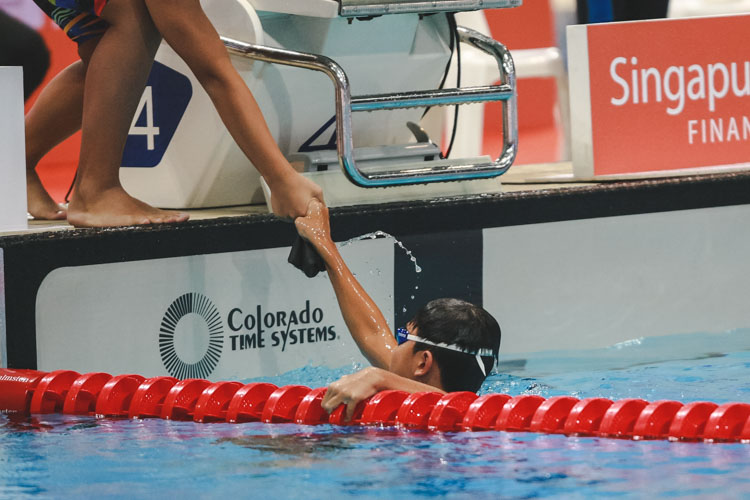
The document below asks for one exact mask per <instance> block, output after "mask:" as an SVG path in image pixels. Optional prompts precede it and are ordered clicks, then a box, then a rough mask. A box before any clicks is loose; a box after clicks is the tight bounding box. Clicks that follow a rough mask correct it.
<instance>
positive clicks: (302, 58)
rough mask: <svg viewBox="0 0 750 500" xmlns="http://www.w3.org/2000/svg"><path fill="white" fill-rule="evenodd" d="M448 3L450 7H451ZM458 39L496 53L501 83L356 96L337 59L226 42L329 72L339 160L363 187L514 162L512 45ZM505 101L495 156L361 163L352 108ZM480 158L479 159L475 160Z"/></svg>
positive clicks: (373, 4)
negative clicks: (379, 164)
mask: <svg viewBox="0 0 750 500" xmlns="http://www.w3.org/2000/svg"><path fill="white" fill-rule="evenodd" d="M520 3H521V1H520V0H497V1H488V0H460V1H429V2H413V1H412V2H405V1H401V2H399V1H397V2H393V1H391V2H377V1H369V2H365V1H363V0H341V12H342V16H343V15H344V13H346V15H347V16H362V15H370V14H373V15H374V14H375V13H377V12H380V13H382V14H385V13H391V14H392V13H404V12H427V11H428V7H429V11H430V12H434V11H435V10H454V11H455V10H470V9H471V8H472V7H473V8H475V9H478V8H490V7H515V6H517V5H520ZM449 4H450V9H448V7H449ZM457 31H458V36H459V41H460V43H465V44H469V45H471V46H473V47H475V48H477V49H479V50H480V51H482V52H484V53H486V54H488V55H490V56H492V57H494V58H495V60H496V61H497V65H498V69H499V71H500V83H499V84H498V85H487V86H479V87H464V88H452V89H435V90H420V91H412V92H401V93H393V94H378V95H362V96H352V95H351V88H350V85H349V79H348V78H347V75H346V73H345V72H344V69H343V68H342V67H341V66H340V65H339V64H338V63H336V61H334V60H333V59H331V58H329V57H326V56H323V55H318V54H310V53H305V52H296V51H291V50H285V49H279V48H274V47H268V46H262V45H253V44H249V43H245V42H242V41H239V40H234V39H232V38H228V37H222V41H223V42H224V45H225V46H226V47H227V49H228V50H229V52H230V53H231V54H234V55H238V56H242V57H246V58H249V59H254V60H258V61H262V62H267V63H274V64H281V65H287V66H294V67H298V68H305V69H309V70H313V71H320V72H323V73H324V74H326V75H328V77H329V78H330V79H331V81H332V82H333V85H334V88H335V100H336V132H337V139H338V140H337V153H338V160H339V164H340V166H341V168H342V170H343V172H344V173H345V175H346V176H347V178H348V179H349V180H350V181H351V182H352V183H354V184H356V185H357V186H361V187H386V186H395V185H405V184H421V183H429V182H444V181H456V180H464V179H482V178H491V177H497V176H499V175H502V174H503V173H505V172H506V171H507V170H508V169H509V168H510V166H511V165H512V164H513V160H514V159H515V157H516V153H517V150H518V117H517V108H516V74H515V67H514V65H513V58H512V57H511V54H510V51H509V50H508V49H507V48H506V47H505V46H504V45H503V44H501V43H500V42H497V41H496V40H493V39H492V38H489V37H487V36H485V35H482V34H481V33H478V32H476V31H474V30H470V29H468V28H464V27H460V26H459V27H458V28H457ZM491 101H502V103H503V150H502V151H501V153H500V156H499V157H498V158H497V159H496V160H494V161H492V160H489V161H482V160H481V159H480V161H476V160H477V159H476V158H475V159H456V160H451V159H438V160H430V161H415V162H410V163H407V164H405V165H401V166H400V167H399V168H392V167H391V168H387V169H376V168H368V169H362V168H360V167H359V166H357V163H356V161H355V155H354V140H353V137H352V112H361V111H375V110H392V109H401V108H413V107H430V106H449V105H458V104H469V103H482V102H491ZM474 161H476V162H474Z"/></svg>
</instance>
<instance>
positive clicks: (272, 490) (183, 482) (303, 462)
mask: <svg viewBox="0 0 750 500" xmlns="http://www.w3.org/2000/svg"><path fill="white" fill-rule="evenodd" d="M501 369H502V370H503V372H502V373H499V374H495V375H492V376H491V377H490V378H489V379H488V381H487V383H486V384H485V386H484V387H483V388H482V392H505V393H509V394H511V395H517V394H540V395H542V396H545V397H549V396H555V395H574V396H576V397H580V398H584V397H609V398H612V399H620V398H625V397H641V398H644V399H647V400H650V401H653V400H657V399H677V400H681V401H684V402H688V401H695V400H711V401H715V402H717V403H721V402H726V401H745V402H748V401H750V331H736V332H729V333H726V334H721V335H691V336H677V337H667V338H657V339H647V340H642V341H638V340H636V341H633V342H630V343H626V344H623V345H619V346H615V347H612V348H608V349H598V350H592V351H587V352H576V353H570V352H560V353H545V354H536V355H532V356H522V357H507V358H506V359H504V360H503V362H502V363H501ZM351 371H352V367H347V368H343V369H339V370H330V369H323V368H306V369H302V370H297V371H295V372H291V373H288V374H285V375H283V376H281V377H275V378H273V379H270V380H271V381H272V382H274V383H276V384H278V385H283V384H290V383H305V384H307V385H308V386H310V387H318V386H322V385H325V384H326V383H328V382H330V381H331V380H333V379H335V378H336V377H338V376H340V375H341V374H343V373H348V372H351ZM29 496H34V497H41V498H164V497H173V498H181V497H186V498H222V497H224V498H256V497H260V498H262V497H268V498H304V499H306V500H307V499H318V498H320V499H332V498H387V499H393V498H398V499H401V498H424V497H448V498H451V499H453V498H459V499H460V498H472V499H476V498H537V497H539V498H541V497H545V498H596V497H615V498H654V497H666V498H672V497H680V498H741V497H745V496H747V497H750V445H747V444H709V443H672V442H668V441H630V440H616V439H600V438H583V437H566V436H561V435H541V434H531V433H504V432H483V433H448V434H431V433H424V432H415V431H400V430H397V429H394V428H386V429H373V428H362V427H333V426H328V425H325V426H316V427H305V426H297V425H291V424H288V425H278V424H276V425H268V424H259V423H250V424H240V425H230V424H194V423H192V422H169V421H163V420H157V419H153V420H107V419H103V420H97V419H94V418H88V417H86V418H84V417H63V416H57V415H56V416H49V417H44V418H42V419H25V420H21V421H12V420H10V419H8V418H7V417H4V416H0V498H26V497H29Z"/></svg>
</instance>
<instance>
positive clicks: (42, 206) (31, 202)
mask: <svg viewBox="0 0 750 500" xmlns="http://www.w3.org/2000/svg"><path fill="white" fill-rule="evenodd" d="M26 201H27V204H28V212H29V213H30V214H31V216H32V217H34V219H37V220H65V218H66V217H67V215H68V214H67V212H66V210H65V206H64V205H61V204H59V203H57V202H55V200H53V199H52V197H51V196H50V195H49V193H48V192H47V190H46V189H44V186H43V185H42V181H41V180H39V176H38V175H37V173H36V171H35V170H28V169H27V170H26Z"/></svg>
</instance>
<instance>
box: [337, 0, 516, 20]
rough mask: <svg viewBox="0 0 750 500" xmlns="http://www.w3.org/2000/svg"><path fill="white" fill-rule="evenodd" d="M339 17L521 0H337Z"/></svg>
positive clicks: (505, 4) (492, 5)
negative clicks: (339, 4) (339, 5)
mask: <svg viewBox="0 0 750 500" xmlns="http://www.w3.org/2000/svg"><path fill="white" fill-rule="evenodd" d="M339 2H340V3H341V7H340V8H339V15H341V17H359V16H379V15H383V14H405V13H415V12H426V13H431V12H458V11H464V10H479V9H503V8H509V7H518V6H520V5H521V2H522V0H427V1H425V0H421V1H420V0H387V1H383V0H339Z"/></svg>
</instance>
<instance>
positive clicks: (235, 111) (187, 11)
mask: <svg viewBox="0 0 750 500" xmlns="http://www.w3.org/2000/svg"><path fill="white" fill-rule="evenodd" d="M145 2H146V5H147V6H148V10H149V12H150V13H151V18H152V19H153V20H154V23H155V24H156V27H157V28H158V29H159V32H160V33H161V34H162V36H164V39H165V40H166V41H167V42H168V43H169V45H170V46H171V47H172V48H173V49H174V50H175V51H176V52H177V53H178V54H179V55H180V57H182V58H183V59H184V60H185V62H186V63H187V65H188V66H189V67H190V69H191V70H192V71H193V73H194V74H195V76H196V78H197V79H198V81H200V83H201V85H202V86H203V88H204V89H206V92H207V93H208V95H209V96H210V97H211V100H212V101H213V103H214V106H216V110H217V111H218V112H219V115H220V116H221V119H222V121H223V122H224V124H225V125H226V127H227V129H228V130H229V133H230V134H232V137H233V138H234V140H235V141H236V142H237V144H238V145H239V146H240V149H242V151H243V152H244V153H245V155H246V156H247V157H248V158H249V159H250V161H251V162H252V163H253V165H255V167H256V168H257V169H258V171H260V173H261V175H263V177H264V178H265V179H266V181H267V182H268V184H269V186H270V187H271V190H272V191H273V199H272V204H273V208H274V212H275V213H276V214H277V215H280V216H283V217H292V218H293V217H300V216H304V215H305V214H306V213H307V206H308V204H309V202H310V200H311V199H312V198H318V199H320V200H321V201H322V198H323V195H322V191H321V190H320V188H319V187H318V186H317V185H316V184H315V183H313V182H312V181H310V180H308V179H306V178H304V177H302V176H301V175H299V174H298V173H297V172H296V171H294V169H293V168H292V167H291V165H289V163H288V162H287V161H286V158H284V155H283V154H282V153H281V151H280V150H279V148H278V146H277V145H276V142H275V141H274V139H273V136H272V135H271V132H270V131H269V130H268V126H267V125H266V122H265V120H264V119H263V114H262V113H261V110H260V108H259V107H258V104H257V103H256V101H255V99H254V98H253V95H252V93H251V92H250V90H249V89H248V88H247V85H245V82H244V81H243V80H242V77H241V76H240V75H239V73H237V70H235V68H234V66H232V63H231V61H230V59H229V54H228V53H227V50H226V48H225V47H224V44H223V43H222V42H221V40H220V39H219V35H218V33H217V32H216V30H215V29H214V27H213V25H212V24H211V22H210V21H209V20H208V18H207V17H206V15H205V13H204V12H203V9H202V8H201V6H200V3H199V1H198V0H145Z"/></svg>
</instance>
